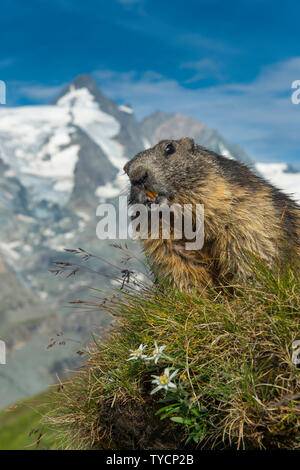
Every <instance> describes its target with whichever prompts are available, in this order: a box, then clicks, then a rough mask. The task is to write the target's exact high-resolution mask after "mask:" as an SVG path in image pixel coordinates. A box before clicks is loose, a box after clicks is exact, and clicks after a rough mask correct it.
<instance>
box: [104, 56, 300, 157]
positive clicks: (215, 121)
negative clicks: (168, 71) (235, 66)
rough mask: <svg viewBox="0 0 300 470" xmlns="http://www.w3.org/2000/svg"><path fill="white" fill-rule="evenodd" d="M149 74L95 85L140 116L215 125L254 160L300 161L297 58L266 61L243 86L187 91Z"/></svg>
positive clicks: (299, 65) (120, 76)
mask: <svg viewBox="0 0 300 470" xmlns="http://www.w3.org/2000/svg"><path fill="white" fill-rule="evenodd" d="M151 74H152V73H151ZM151 74H150V73H149V72H148V73H147V74H144V75H142V76H138V75H137V74H136V73H134V72H129V73H128V72H127V73H125V74H119V73H114V72H110V78H109V79H108V80H106V79H103V80H100V81H99V85H100V87H101V88H102V89H103V91H104V92H105V93H107V94H108V95H109V96H110V97H111V98H113V99H117V100H122V101H126V102H129V103H131V104H132V106H133V108H134V111H135V113H136V114H137V116H138V117H139V118H142V117H144V116H146V115H147V114H149V113H151V112H153V111H155V110H157V109H160V110H162V111H165V112H177V113H182V114H187V115H190V116H192V117H195V118H196V119H199V120H201V121H204V122H205V123H206V124H207V125H209V126H210V127H214V128H216V129H218V130H219V131H220V132H221V133H222V134H223V135H224V136H225V137H226V138H227V139H228V140H230V141H231V142H233V143H237V144H239V145H241V146H242V147H243V148H244V149H245V150H246V151H247V152H248V153H249V154H250V155H252V156H253V157H254V158H255V159H257V160H260V161H268V160H283V161H285V160H287V158H288V157H289V158H290V160H292V158H294V159H297V158H298V161H299V162H300V137H299V135H300V105H298V106H297V105H293V104H292V102H291V93H292V90H291V84H292V82H293V81H294V80H296V79H300V57H295V58H292V59H290V60H287V61H283V62H279V63H276V64H273V65H269V66H267V67H265V68H263V69H262V70H261V73H260V74H259V75H258V76H257V77H256V78H255V79H254V80H253V81H252V82H250V83H244V84H241V83H231V84H225V85H224V84H222V85H216V86H213V87H206V88H198V89H191V88H188V87H184V86H182V85H180V84H179V83H178V82H177V81H176V80H172V79H168V78H165V77H161V76H158V75H156V74H155V75H154V76H153V75H151ZM293 156H294V157H293Z"/></svg>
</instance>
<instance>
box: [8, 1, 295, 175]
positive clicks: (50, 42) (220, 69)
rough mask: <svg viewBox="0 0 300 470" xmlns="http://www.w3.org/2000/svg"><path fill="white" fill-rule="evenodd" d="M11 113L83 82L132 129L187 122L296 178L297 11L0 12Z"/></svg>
mask: <svg viewBox="0 0 300 470" xmlns="http://www.w3.org/2000/svg"><path fill="white" fill-rule="evenodd" d="M0 40H1V43H0V44H1V49H0V51H1V52H0V80H4V81H5V82H6V83H7V103H8V105H13V106H16V105H25V104H40V103H48V102H49V101H51V100H52V99H53V98H54V97H55V96H56V95H57V93H58V92H59V91H60V89H61V87H63V86H64V85H65V84H66V83H68V82H70V81H71V80H72V79H73V78H74V77H75V76H76V75H78V74H80V73H90V74H92V75H93V77H94V78H95V79H96V81H97V82H98V83H99V85H100V87H101V89H102V90H103V91H104V92H105V93H106V94H108V95H109V96H110V97H111V98H113V99H116V100H117V101H118V102H124V103H130V104H131V105H132V106H133V107H134V110H135V112H136V116H137V118H139V119H140V118H142V117H143V116H145V115H147V114H149V113H151V112H153V111H155V110H157V109H161V110H163V111H170V112H179V113H184V114H188V115H191V116H193V117H195V118H197V119H199V120H202V121H204V122H205V123H206V124H208V125H209V126H211V127H214V128H216V129H218V130H219V131H220V132H221V133H222V134H223V135H224V137H225V138H227V139H228V140H230V141H231V142H233V143H237V144H239V145H241V146H242V147H243V148H244V149H245V150H246V151H247V152H248V153H249V154H250V155H251V156H253V157H254V158H255V159H256V160H260V161H288V162H290V163H293V164H294V165H297V166H298V167H300V104H299V105H295V104H292V102H291V99H290V97H291V84H292V82H293V81H294V80H300V48H299V44H300V4H299V2H297V1H289V0H286V1H285V2H278V1H277V2H269V1H258V0H251V1H247V0H244V1H243V0H236V1H224V0H223V1H217V0H207V1H206V0H184V1H182V0H181V1H179V0H172V1H171V0H98V1H96V0H85V1H84V0H81V1H78V0H51V1H50V0H27V1H26V2H25V1H23V0H1V4H0Z"/></svg>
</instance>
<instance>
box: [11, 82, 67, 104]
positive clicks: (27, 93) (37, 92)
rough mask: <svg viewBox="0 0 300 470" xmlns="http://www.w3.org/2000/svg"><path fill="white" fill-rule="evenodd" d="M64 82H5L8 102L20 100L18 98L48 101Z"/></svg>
mask: <svg viewBox="0 0 300 470" xmlns="http://www.w3.org/2000/svg"><path fill="white" fill-rule="evenodd" d="M65 86H66V84H61V85H43V84H41V83H34V82H21V81H10V82H8V83H7V96H8V99H9V104H10V105H14V104H15V103H18V102H19V101H20V98H21V99H22V98H27V99H29V100H31V101H33V102H36V103H38V104H40V103H41V102H43V103H47V104H48V103H50V102H51V101H52V100H54V99H55V98H56V97H57V96H58V94H59V93H60V92H61V91H62V89H63V88H64V87H65Z"/></svg>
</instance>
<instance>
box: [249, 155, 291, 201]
mask: <svg viewBox="0 0 300 470" xmlns="http://www.w3.org/2000/svg"><path fill="white" fill-rule="evenodd" d="M255 166H256V168H257V170H258V171H259V173H260V174H262V175H263V176H264V178H265V179H266V180H267V181H269V182H270V183H272V184H273V185H274V186H276V187H277V188H279V189H282V190H283V191H284V192H285V193H287V194H288V195H290V196H291V197H292V198H293V199H294V200H296V201H298V202H299V203H300V172H299V171H297V170H294V169H293V168H290V167H289V166H288V164H287V163H256V164H255Z"/></svg>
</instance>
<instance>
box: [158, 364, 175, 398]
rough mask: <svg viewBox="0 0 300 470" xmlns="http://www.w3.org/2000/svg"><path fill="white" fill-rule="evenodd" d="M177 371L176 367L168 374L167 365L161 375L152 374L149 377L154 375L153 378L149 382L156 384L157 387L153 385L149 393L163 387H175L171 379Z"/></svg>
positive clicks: (167, 388)
mask: <svg viewBox="0 0 300 470" xmlns="http://www.w3.org/2000/svg"><path fill="white" fill-rule="evenodd" d="M177 372H178V369H176V370H175V371H174V372H172V374H171V375H170V370H169V368H168V367H167V368H166V369H165V370H164V373H163V374H162V375H152V376H151V377H154V379H155V380H152V382H151V383H153V384H154V385H157V387H155V388H154V389H153V390H152V392H151V395H152V394H153V393H156V392H158V391H159V390H161V389H164V390H169V389H170V388H177V387H176V385H175V384H174V383H173V382H171V380H172V379H173V378H174V377H175V375H176V374H177Z"/></svg>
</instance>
